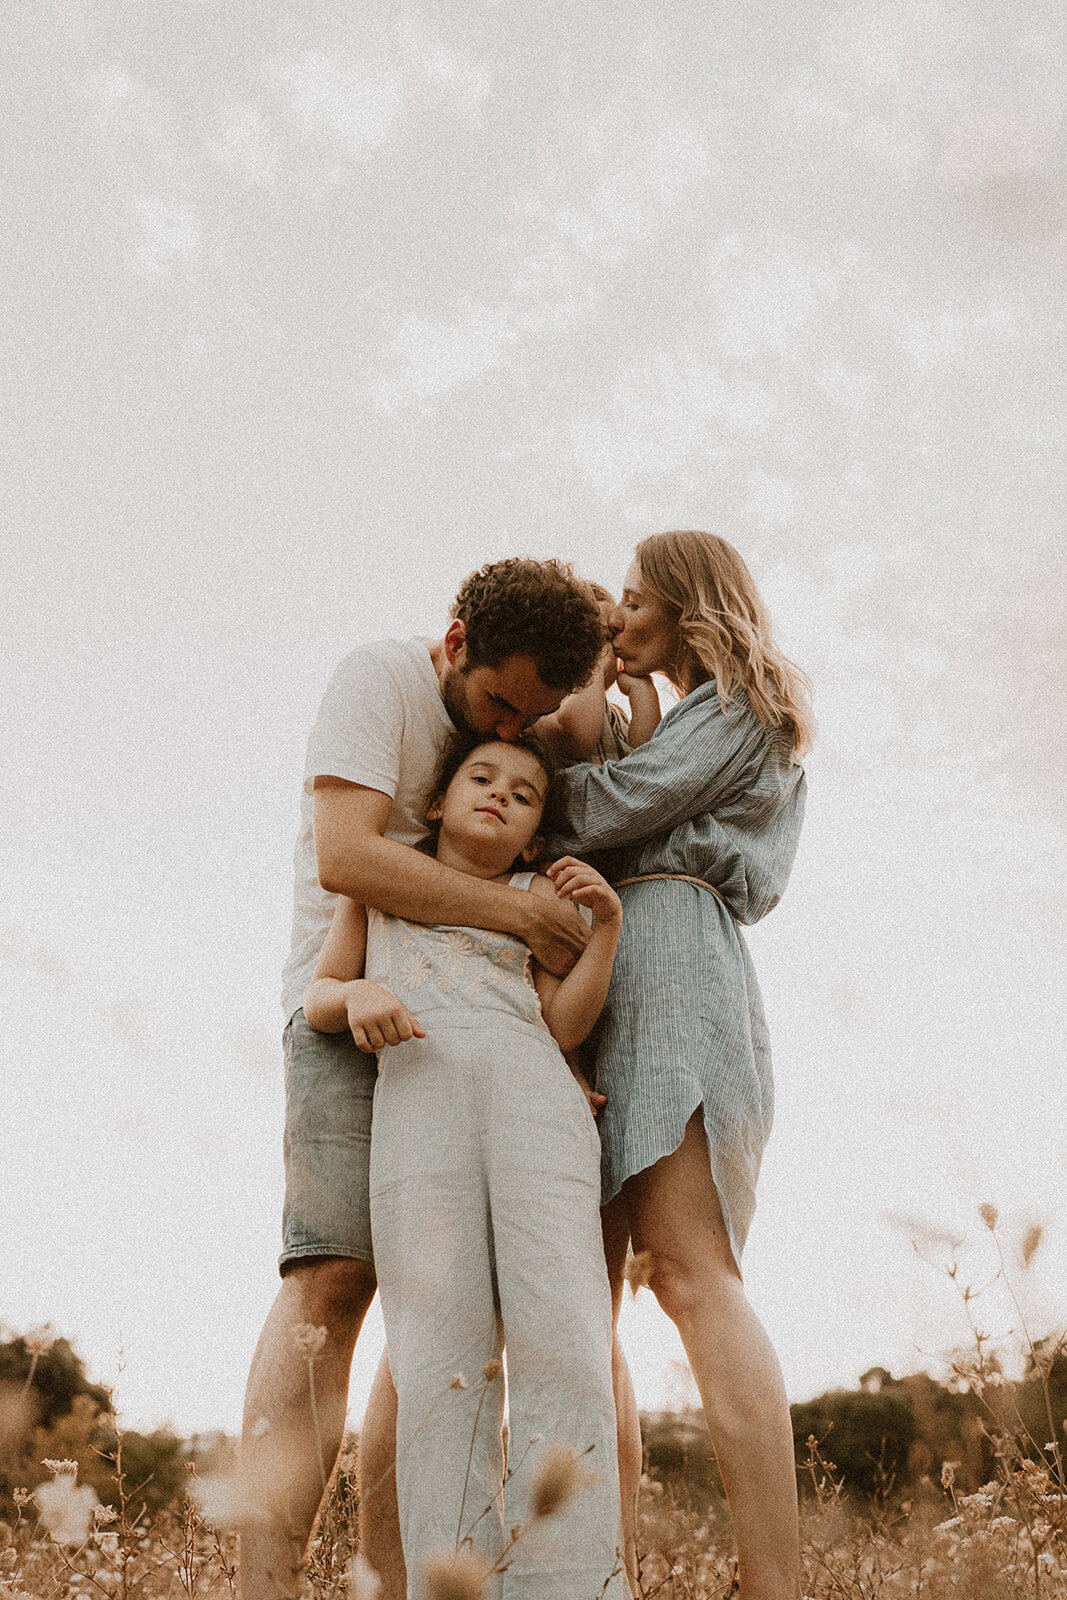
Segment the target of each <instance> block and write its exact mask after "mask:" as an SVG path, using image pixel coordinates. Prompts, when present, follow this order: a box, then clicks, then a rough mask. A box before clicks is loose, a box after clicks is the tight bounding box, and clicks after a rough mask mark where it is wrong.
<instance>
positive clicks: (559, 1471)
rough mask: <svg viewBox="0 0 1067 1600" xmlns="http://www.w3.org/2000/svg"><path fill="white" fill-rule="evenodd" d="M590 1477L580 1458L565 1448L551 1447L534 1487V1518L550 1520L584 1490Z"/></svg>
mask: <svg viewBox="0 0 1067 1600" xmlns="http://www.w3.org/2000/svg"><path fill="white" fill-rule="evenodd" d="M590 1477H591V1474H589V1473H586V1472H583V1470H582V1468H581V1466H580V1465H579V1462H578V1457H577V1456H576V1455H575V1453H574V1451H573V1450H569V1449H568V1448H567V1446H566V1445H565V1444H550V1445H549V1446H548V1448H547V1450H546V1451H545V1452H544V1454H543V1455H542V1457H541V1461H540V1464H539V1466H538V1468H537V1477H536V1478H535V1479H534V1486H533V1496H532V1505H533V1514H534V1516H535V1517H550V1516H551V1515H552V1513H553V1512H554V1511H558V1510H559V1509H560V1507H561V1506H564V1505H566V1503H567V1501H568V1500H569V1499H570V1497H571V1495H572V1494H574V1492H575V1490H576V1489H581V1488H584V1487H585V1486H586V1485H587V1484H588V1483H589V1481H590Z"/></svg>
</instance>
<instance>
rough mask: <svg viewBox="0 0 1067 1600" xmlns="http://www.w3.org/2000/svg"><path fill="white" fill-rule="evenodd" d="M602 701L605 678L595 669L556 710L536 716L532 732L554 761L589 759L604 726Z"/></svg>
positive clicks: (603, 705) (604, 701) (603, 704)
mask: <svg viewBox="0 0 1067 1600" xmlns="http://www.w3.org/2000/svg"><path fill="white" fill-rule="evenodd" d="M605 704H606V700H605V695H604V680H603V676H602V674H601V673H600V672H599V671H597V672H594V674H593V677H592V679H591V680H590V682H589V683H587V684H586V686H585V688H584V689H578V690H576V691H575V693H574V694H569V695H568V696H567V698H566V700H564V702H563V704H562V705H561V706H560V708H559V710H558V711H553V712H551V713H550V714H549V715H548V716H547V717H538V719H537V721H536V722H535V723H534V726H533V731H534V733H536V734H537V736H538V738H540V739H543V740H544V742H545V744H546V745H547V746H548V748H549V751H550V752H551V754H552V755H553V756H554V757H555V758H556V760H557V761H559V762H562V763H564V764H566V763H567V762H571V761H588V759H589V757H590V756H591V755H592V753H593V752H594V751H595V750H596V747H597V741H598V740H599V738H600V732H601V729H602V728H603V726H604V710H605Z"/></svg>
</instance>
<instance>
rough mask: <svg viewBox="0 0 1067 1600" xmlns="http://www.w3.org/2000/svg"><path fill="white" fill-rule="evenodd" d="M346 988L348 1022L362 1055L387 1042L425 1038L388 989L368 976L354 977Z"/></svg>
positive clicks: (374, 1050) (408, 1013)
mask: <svg viewBox="0 0 1067 1600" xmlns="http://www.w3.org/2000/svg"><path fill="white" fill-rule="evenodd" d="M346 988H347V990H348V994H347V999H346V1009H347V1012H348V1026H349V1027H350V1028H351V1030H352V1038H353V1039H354V1040H355V1042H356V1046H357V1048H358V1049H360V1050H362V1051H363V1053H364V1054H365V1055H374V1054H375V1053H376V1052H377V1051H378V1050H384V1049H385V1047H386V1046H387V1045H391V1044H406V1043H407V1041H408V1040H409V1039H425V1037H426V1034H425V1033H424V1032H423V1030H422V1028H421V1027H420V1026H419V1023H418V1021H417V1020H416V1018H415V1017H413V1016H412V1015H411V1012H410V1011H409V1010H408V1008H407V1006H406V1005H404V1004H403V1003H402V1002H401V1001H400V1000H398V999H397V997H396V995H395V994H390V993H389V990H388V989H383V988H382V987H381V986H380V985H379V984H377V983H371V981H370V979H369V978H356V979H354V980H353V981H352V982H351V983H349V984H347V985H346Z"/></svg>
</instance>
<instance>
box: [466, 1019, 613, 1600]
mask: <svg viewBox="0 0 1067 1600" xmlns="http://www.w3.org/2000/svg"><path fill="white" fill-rule="evenodd" d="M508 1038H509V1048H508V1049H507V1050H506V1051H502V1052H500V1060H499V1063H498V1069H497V1093H496V1095H495V1097H494V1104H493V1118H492V1123H491V1138H490V1143H489V1170H490V1197H491V1204H492V1218H493V1239H494V1248H495V1254H496V1267H497V1281H498V1285H499V1292H500V1307H501V1314H502V1317H503V1321H504V1336H505V1339H506V1342H507V1351H508V1383H509V1396H510V1417H511V1444H510V1456H509V1466H510V1468H511V1470H512V1473H513V1476H512V1478H511V1480H510V1482H509V1484H508V1492H507V1504H506V1509H505V1519H504V1520H505V1525H506V1526H507V1527H508V1528H509V1529H510V1528H511V1527H512V1526H514V1525H515V1524H520V1523H521V1524H524V1525H525V1526H526V1531H525V1532H524V1533H523V1535H522V1537H521V1538H520V1539H519V1541H518V1543H517V1545H516V1547H515V1550H514V1554H513V1559H512V1564H511V1566H510V1567H509V1568H508V1571H507V1573H506V1575H505V1580H504V1593H505V1595H506V1596H507V1597H508V1600H584V1597H585V1596H587V1595H588V1596H589V1597H590V1600H595V1597H597V1596H600V1595H602V1594H603V1595H605V1596H610V1597H619V1596H622V1595H623V1594H624V1593H625V1589H624V1584H623V1578H622V1575H621V1560H620V1558H619V1555H618V1546H619V1542H620V1539H619V1480H618V1458H617V1439H616V1423H615V1405H614V1400H613V1396H612V1383H611V1297H610V1293H609V1290H608V1279H607V1271H606V1268H605V1265H604V1248H603V1242H602V1236H601V1226H600V1144H599V1140H598V1138H597V1135H596V1130H595V1127H594V1124H593V1119H592V1116H591V1115H590V1112H589V1109H588V1106H587V1105H586V1102H585V1098H584V1096H583V1094H582V1092H581V1090H580V1088H579V1087H578V1085H577V1084H576V1083H575V1081H574V1079H573V1077H572V1076H571V1074H570V1072H569V1070H568V1068H567V1066H566V1064H565V1063H564V1062H563V1060H562V1058H561V1057H560V1055H559V1053H558V1051H556V1050H555V1048H554V1046H551V1047H546V1045H545V1044H544V1043H542V1042H541V1041H540V1040H539V1039H536V1038H533V1039H531V1038H528V1037H524V1036H522V1035H520V1036H518V1038H517V1040H516V1041H515V1042H514V1044H513V1043H512V1040H513V1035H512V1033H510V1032H509V1035H508ZM531 1441H533V1442H531ZM553 1444H561V1445H564V1446H566V1447H567V1448H568V1449H569V1450H571V1451H572V1452H573V1453H574V1454H575V1455H576V1456H577V1457H579V1458H580V1467H581V1469H582V1474H583V1477H584V1476H585V1475H588V1479H589V1480H591V1481H586V1482H580V1483H579V1485H578V1486H577V1487H576V1488H575V1489H574V1491H573V1493H572V1494H571V1495H570V1496H569V1498H567V1499H566V1500H565V1501H564V1503H563V1504H562V1505H561V1506H560V1508H559V1509H558V1510H557V1511H555V1512H554V1513H553V1514H552V1515H551V1516H549V1517H545V1518H541V1519H537V1518H535V1517H534V1516H533V1504H532V1492H533V1488H534V1484H535V1481H536V1479H537V1475H538V1470H539V1467H540V1465H541V1463H542V1461H543V1459H544V1457H545V1452H546V1450H547V1449H548V1448H549V1447H550V1446H551V1445H553ZM613 1574H614V1576H612V1575H613Z"/></svg>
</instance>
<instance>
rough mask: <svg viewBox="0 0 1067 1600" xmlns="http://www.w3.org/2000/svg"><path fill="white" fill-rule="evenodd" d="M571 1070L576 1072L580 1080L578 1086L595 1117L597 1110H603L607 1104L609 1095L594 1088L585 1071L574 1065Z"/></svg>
mask: <svg viewBox="0 0 1067 1600" xmlns="http://www.w3.org/2000/svg"><path fill="white" fill-rule="evenodd" d="M571 1071H572V1072H573V1073H574V1076H575V1078H576V1079H577V1082H578V1087H579V1089H580V1090H581V1091H582V1093H583V1094H584V1095H585V1098H586V1100H587V1101H588V1102H589V1109H590V1111H591V1112H592V1113H593V1115H594V1117H595V1116H596V1114H597V1112H598V1111H603V1109H604V1107H605V1106H606V1105H607V1103H608V1097H607V1095H606V1094H600V1093H599V1092H598V1091H597V1090H596V1089H594V1088H593V1086H592V1084H591V1083H590V1082H589V1079H588V1078H587V1077H586V1075H585V1073H584V1072H579V1070H578V1068H577V1067H572V1068H571Z"/></svg>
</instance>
